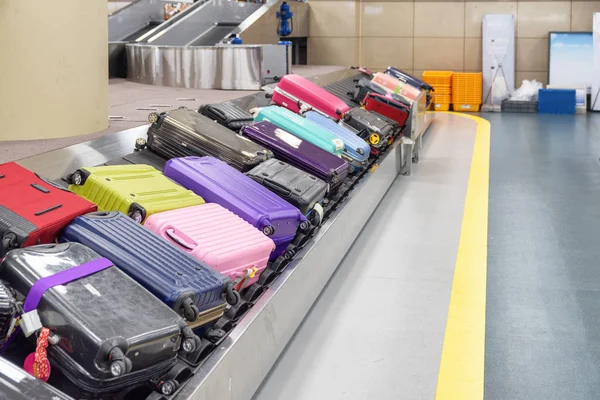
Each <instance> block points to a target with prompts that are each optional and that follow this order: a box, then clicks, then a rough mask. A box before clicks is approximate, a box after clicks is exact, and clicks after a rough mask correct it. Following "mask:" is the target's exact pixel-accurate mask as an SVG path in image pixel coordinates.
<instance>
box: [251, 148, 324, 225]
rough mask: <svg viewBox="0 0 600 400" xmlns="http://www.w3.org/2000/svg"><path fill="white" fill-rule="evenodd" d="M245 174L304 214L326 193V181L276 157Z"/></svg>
mask: <svg viewBox="0 0 600 400" xmlns="http://www.w3.org/2000/svg"><path fill="white" fill-rule="evenodd" d="M246 175H248V176H249V177H250V178H252V179H254V180H255V181H256V182H258V183H260V184H261V185H263V186H264V187H266V188H267V189H269V190H270V191H272V192H273V193H275V194H277V195H278V196H280V197H281V198H283V199H285V200H286V201H287V202H289V203H290V204H292V205H293V206H295V207H297V208H298V209H299V210H300V211H301V212H302V213H303V214H304V215H308V214H309V213H310V212H311V210H312V209H313V207H314V206H315V205H316V204H317V203H320V202H321V201H322V200H323V199H324V198H325V196H326V195H327V190H328V185H327V183H325V182H324V181H322V180H321V179H319V178H317V177H316V176H313V175H310V174H308V173H306V172H304V171H301V170H299V169H298V168H296V167H293V166H291V165H289V164H286V163H284V162H283V161H280V160H276V159H271V160H268V161H265V162H264V163H262V164H260V165H258V166H256V167H254V168H253V169H251V170H250V171H248V172H247V173H246Z"/></svg>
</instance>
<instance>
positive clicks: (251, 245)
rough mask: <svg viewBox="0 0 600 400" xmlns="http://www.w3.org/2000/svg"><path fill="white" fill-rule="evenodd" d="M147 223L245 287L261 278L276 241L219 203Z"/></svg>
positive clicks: (167, 213) (164, 214)
mask: <svg viewBox="0 0 600 400" xmlns="http://www.w3.org/2000/svg"><path fill="white" fill-rule="evenodd" d="M144 226H145V227H146V228H148V229H150V230H151V231H152V232H154V233H157V234H158V235H160V236H162V237H163V238H165V239H167V240H168V241H169V242H171V243H173V244H175V245H176V246H177V247H179V248H180V249H181V250H183V251H185V252H187V253H189V254H191V255H192V256H194V257H196V258H197V259H198V260H200V261H203V262H204V263H205V264H207V265H208V266H209V267H211V268H213V269H215V270H217V271H218V272H220V273H222V274H223V275H227V276H229V277H230V278H231V280H232V281H233V282H234V283H235V285H236V288H237V289H238V290H241V289H242V288H244V287H246V286H249V285H251V284H253V283H254V282H256V281H258V276H259V274H260V273H261V272H262V271H263V270H264V269H265V268H266V267H267V262H268V261H269V257H270V255H271V252H272V251H273V250H274V249H275V243H274V242H273V241H272V240H271V239H270V238H269V237H267V236H265V235H264V234H263V233H262V232H261V231H259V230H258V229H256V228H255V227H253V226H252V225H250V224H249V223H248V222H246V221H244V220H243V219H241V218H240V217H238V216H237V215H235V214H234V213H232V212H231V211H229V210H227V209H226V208H224V207H222V206H220V205H219V204H216V203H207V204H201V205H199V206H192V207H185V208H180V209H178V210H171V211H165V212H161V213H157V214H153V215H151V216H150V217H148V219H147V220H146V222H145V223H144Z"/></svg>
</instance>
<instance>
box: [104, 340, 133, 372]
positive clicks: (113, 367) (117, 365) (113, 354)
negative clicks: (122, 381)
mask: <svg viewBox="0 0 600 400" xmlns="http://www.w3.org/2000/svg"><path fill="white" fill-rule="evenodd" d="M108 359H109V360H111V363H110V373H111V375H112V376H114V377H118V376H122V375H125V374H126V373H128V372H130V371H131V369H132V368H133V364H132V363H131V360H130V359H129V358H128V357H126V356H125V354H123V350H121V349H120V348H119V347H114V348H113V349H112V350H111V351H110V353H109V356H108Z"/></svg>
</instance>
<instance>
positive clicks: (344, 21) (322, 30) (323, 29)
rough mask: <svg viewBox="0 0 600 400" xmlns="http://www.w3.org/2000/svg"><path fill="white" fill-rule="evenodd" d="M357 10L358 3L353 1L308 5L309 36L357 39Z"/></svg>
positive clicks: (320, 2)
mask: <svg viewBox="0 0 600 400" xmlns="http://www.w3.org/2000/svg"><path fill="white" fill-rule="evenodd" d="M358 10H359V3H356V2H353V1H317V2H315V3H310V22H309V25H310V36H315V37H357V36H358V18H359V15H358ZM273 30H275V29H274V28H273Z"/></svg>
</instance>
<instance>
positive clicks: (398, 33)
mask: <svg viewBox="0 0 600 400" xmlns="http://www.w3.org/2000/svg"><path fill="white" fill-rule="evenodd" d="M413 7H414V3H402V2H393V3H392V2H388V3H382V2H372V3H361V4H360V10H361V16H362V21H361V22H360V25H361V29H360V34H361V36H363V37H364V36H374V37H412V35H413Z"/></svg>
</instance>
